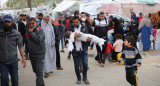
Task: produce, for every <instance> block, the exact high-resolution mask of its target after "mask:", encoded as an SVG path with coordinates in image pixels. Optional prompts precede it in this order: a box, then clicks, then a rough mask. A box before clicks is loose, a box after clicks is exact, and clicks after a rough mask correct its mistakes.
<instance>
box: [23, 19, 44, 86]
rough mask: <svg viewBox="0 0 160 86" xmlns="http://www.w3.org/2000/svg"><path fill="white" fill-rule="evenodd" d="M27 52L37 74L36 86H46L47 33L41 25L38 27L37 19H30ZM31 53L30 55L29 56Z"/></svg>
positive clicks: (26, 44) (27, 33)
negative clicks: (44, 68)
mask: <svg viewBox="0 0 160 86" xmlns="http://www.w3.org/2000/svg"><path fill="white" fill-rule="evenodd" d="M25 36H26V42H25V53H26V55H25V56H26V58H28V57H29V58H30V60H31V65H32V69H33V72H34V73H35V74H36V77H37V79H36V86H45V84H44V80H43V65H44V57H45V52H46V48H45V35H44V32H43V30H42V29H41V28H40V27H36V19H35V18H33V17H32V18H30V19H29V29H27V31H26V35H25ZM28 54H29V56H28Z"/></svg>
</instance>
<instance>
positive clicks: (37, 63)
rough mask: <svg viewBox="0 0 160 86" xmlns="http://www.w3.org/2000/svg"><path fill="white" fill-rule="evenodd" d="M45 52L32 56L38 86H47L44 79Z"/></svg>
mask: <svg viewBox="0 0 160 86" xmlns="http://www.w3.org/2000/svg"><path fill="white" fill-rule="evenodd" d="M44 57H45V54H41V55H38V56H30V61H31V65H32V69H33V72H34V73H35V74H36V77H37V78H36V86H45V83H44V80H43V66H44Z"/></svg>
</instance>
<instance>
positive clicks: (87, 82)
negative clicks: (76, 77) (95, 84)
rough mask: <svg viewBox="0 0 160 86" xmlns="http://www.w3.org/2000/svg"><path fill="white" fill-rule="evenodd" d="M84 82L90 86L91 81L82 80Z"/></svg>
mask: <svg viewBox="0 0 160 86" xmlns="http://www.w3.org/2000/svg"><path fill="white" fill-rule="evenodd" d="M82 81H83V82H84V83H85V84H86V85H89V84H90V83H89V81H88V79H82Z"/></svg>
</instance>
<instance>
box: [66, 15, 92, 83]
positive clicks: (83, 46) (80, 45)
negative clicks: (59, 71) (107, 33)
mask: <svg viewBox="0 0 160 86" xmlns="http://www.w3.org/2000/svg"><path fill="white" fill-rule="evenodd" d="M68 31H72V32H82V33H88V31H87V28H86V27H85V26H84V25H82V24H80V19H79V17H74V18H73V25H71V26H70V27H69V29H68ZM78 37H81V35H80V34H75V42H74V50H73V51H72V55H73V60H74V67H75V72H76V75H77V82H76V83H77V84H81V75H80V70H79V62H80V59H81V61H82V64H83V79H82V81H84V83H85V84H87V85H88V84H89V81H88V79H87V69H88V57H87V55H88V51H87V49H88V45H87V42H82V41H78V40H76V38H78ZM90 40H91V38H87V41H90Z"/></svg>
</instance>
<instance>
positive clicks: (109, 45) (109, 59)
mask: <svg viewBox="0 0 160 86" xmlns="http://www.w3.org/2000/svg"><path fill="white" fill-rule="evenodd" d="M114 49H115V48H114V47H113V46H112V44H111V43H109V42H108V41H107V48H106V51H105V54H103V60H102V64H101V65H100V66H101V67H104V64H105V61H106V58H107V57H108V61H109V62H112V52H111V51H112V50H114Z"/></svg>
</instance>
